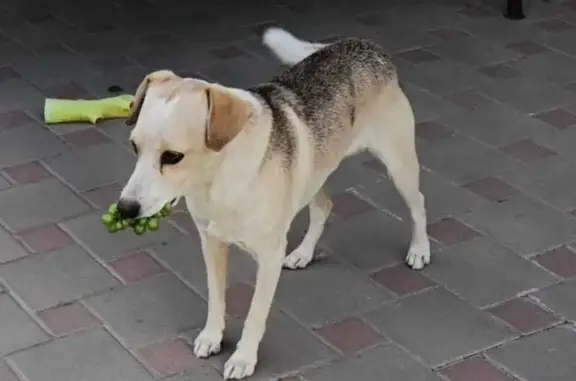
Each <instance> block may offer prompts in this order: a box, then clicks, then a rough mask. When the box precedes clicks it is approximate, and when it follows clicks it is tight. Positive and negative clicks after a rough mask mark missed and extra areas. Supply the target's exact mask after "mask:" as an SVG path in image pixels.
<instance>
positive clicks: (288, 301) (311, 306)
mask: <svg viewBox="0 0 576 381" xmlns="http://www.w3.org/2000/svg"><path fill="white" fill-rule="evenodd" d="M392 299H393V297H392V296H391V294H389V293H387V292H386V291H384V290H383V289H380V288H378V287H377V286H376V285H374V284H373V283H371V282H369V281H366V280H365V279H363V278H361V277H359V276H357V275H355V274H354V273H353V272H351V271H349V270H348V269H346V268H344V267H342V266H340V265H334V264H330V263H322V262H318V263H316V264H315V265H314V266H313V267H310V268H309V269H306V270H303V271H286V272H284V273H283V274H282V277H281V278H280V284H279V286H278V290H277V292H276V300H277V302H278V303H279V305H280V306H282V307H283V308H286V309H287V310H289V311H290V312H291V313H292V314H293V315H294V316H296V317H297V318H298V319H299V320H300V321H303V322H305V323H306V324H309V325H312V326H321V325H325V324H326V323H328V322H333V321H338V320H341V319H343V318H345V317H348V316H351V315H354V314H357V313H358V312H361V311H366V310H369V309H373V308H376V307H378V306H380V305H381V304H383V303H386V302H389V301H390V300H392Z"/></svg>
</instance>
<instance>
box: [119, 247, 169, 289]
mask: <svg viewBox="0 0 576 381" xmlns="http://www.w3.org/2000/svg"><path fill="white" fill-rule="evenodd" d="M109 264H110V267H112V268H113V269H114V271H115V272H116V273H117V274H118V275H119V276H120V278H122V280H123V281H124V282H126V283H132V282H137V281H139V280H142V279H145V278H149V277H151V276H153V275H156V274H160V273H162V272H164V269H163V268H162V267H161V266H160V265H159V264H158V262H156V261H155V260H154V259H152V257H150V256H149V255H148V254H146V253H145V252H138V253H135V254H132V255H129V256H127V257H123V258H120V259H117V260H115V261H112V262H110V263H109Z"/></svg>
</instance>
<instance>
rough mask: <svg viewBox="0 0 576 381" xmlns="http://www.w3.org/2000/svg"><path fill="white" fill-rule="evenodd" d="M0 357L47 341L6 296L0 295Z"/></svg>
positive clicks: (31, 321)
mask: <svg viewBox="0 0 576 381" xmlns="http://www.w3.org/2000/svg"><path fill="white" fill-rule="evenodd" d="M0 320H1V321H2V324H0V337H1V338H2V339H1V340H0V355H5V354H8V353H11V352H15V351H17V350H20V349H24V348H27V347H30V346H33V345H36V344H38V343H41V342H44V341H46V340H48V335H47V334H45V333H44V331H42V330H41V329H40V327H38V326H37V325H36V323H35V322H34V320H32V319H31V318H30V316H28V315H27V314H26V313H25V312H24V311H23V310H22V309H21V308H20V307H19V306H18V305H17V304H16V303H15V302H14V301H13V300H12V299H11V298H10V296H9V295H8V294H2V295H0Z"/></svg>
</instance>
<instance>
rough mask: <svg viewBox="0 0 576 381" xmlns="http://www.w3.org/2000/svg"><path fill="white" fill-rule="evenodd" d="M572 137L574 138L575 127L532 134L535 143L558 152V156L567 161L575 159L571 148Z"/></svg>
mask: <svg viewBox="0 0 576 381" xmlns="http://www.w3.org/2000/svg"><path fill="white" fill-rule="evenodd" d="M573 139H576V129H574V128H567V129H565V130H562V131H556V132H552V133H547V134H540V135H535V136H534V141H535V142H536V143H538V144H540V145H542V146H543V147H546V148H548V149H551V150H552V151H555V152H557V153H559V154H560V156H562V157H564V158H565V159H567V160H569V161H574V160H576V151H575V150H574V149H572V148H571V147H572V142H573V141H574V140H573Z"/></svg>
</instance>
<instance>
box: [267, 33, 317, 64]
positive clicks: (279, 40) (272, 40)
mask: <svg viewBox="0 0 576 381" xmlns="http://www.w3.org/2000/svg"><path fill="white" fill-rule="evenodd" d="M262 42H263V43H264V45H266V46H267V47H268V48H270V50H272V52H274V54H275V55H276V56H277V57H278V59H279V60H280V62H282V63H283V64H285V65H290V66H292V65H295V64H297V63H298V62H300V61H302V60H303V59H304V58H306V57H308V56H309V55H310V54H312V53H314V52H315V51H317V50H319V49H322V48H323V47H324V46H326V45H327V44H321V43H314V42H308V41H302V40H300V39H298V38H296V37H295V36H294V35H293V34H291V33H289V32H287V31H286V30H284V29H281V28H269V29H267V30H266V32H264V34H263V35H262Z"/></svg>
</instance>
